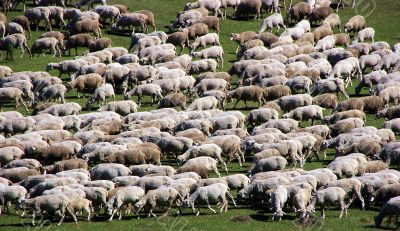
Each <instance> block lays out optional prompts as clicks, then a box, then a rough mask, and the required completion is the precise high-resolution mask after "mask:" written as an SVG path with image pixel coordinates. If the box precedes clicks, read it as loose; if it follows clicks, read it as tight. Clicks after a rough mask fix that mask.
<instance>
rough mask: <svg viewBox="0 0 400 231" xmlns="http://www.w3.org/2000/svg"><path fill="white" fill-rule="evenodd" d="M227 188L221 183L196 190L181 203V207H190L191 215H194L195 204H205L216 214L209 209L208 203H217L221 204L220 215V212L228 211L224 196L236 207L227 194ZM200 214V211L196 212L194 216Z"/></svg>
mask: <svg viewBox="0 0 400 231" xmlns="http://www.w3.org/2000/svg"><path fill="white" fill-rule="evenodd" d="M229 189H230V188H229V187H228V186H227V185H225V184H222V183H216V184H212V185H209V186H204V187H199V188H197V189H196V191H195V192H194V193H192V194H191V195H190V197H189V198H188V199H186V200H184V201H183V202H182V207H183V208H185V207H191V208H192V211H193V213H195V207H194V205H195V203H196V202H200V203H205V204H206V205H207V206H208V208H209V209H210V210H211V211H213V213H216V211H215V210H214V209H212V208H211V206H210V202H217V201H218V202H219V203H221V209H220V213H222V211H225V212H226V211H227V209H228V201H227V200H226V196H228V197H229V198H230V199H231V200H232V202H233V204H234V205H235V206H236V203H235V200H234V199H233V196H232V194H231V193H230V192H229ZM199 214H200V209H199V210H198V211H197V213H196V216H198V215H199Z"/></svg>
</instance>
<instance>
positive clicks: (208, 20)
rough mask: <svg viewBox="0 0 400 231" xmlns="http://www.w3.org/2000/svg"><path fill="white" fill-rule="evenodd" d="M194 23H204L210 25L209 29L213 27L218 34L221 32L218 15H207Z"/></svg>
mask: <svg viewBox="0 0 400 231" xmlns="http://www.w3.org/2000/svg"><path fill="white" fill-rule="evenodd" d="M192 23H193V24H196V23H204V24H206V25H207V26H208V29H213V30H214V31H215V32H217V34H219V32H220V31H221V29H220V27H219V19H218V17H217V16H205V17H201V18H197V19H195V20H194V21H193V22H192Z"/></svg>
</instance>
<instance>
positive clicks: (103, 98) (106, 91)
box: [86, 83, 115, 110]
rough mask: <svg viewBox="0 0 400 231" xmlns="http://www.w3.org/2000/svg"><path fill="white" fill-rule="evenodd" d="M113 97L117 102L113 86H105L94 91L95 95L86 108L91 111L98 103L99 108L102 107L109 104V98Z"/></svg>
mask: <svg viewBox="0 0 400 231" xmlns="http://www.w3.org/2000/svg"><path fill="white" fill-rule="evenodd" d="M109 97H112V99H113V101H115V92H114V88H113V86H112V85H111V84H108V83H107V84H104V85H102V86H100V87H98V88H96V90H95V91H94V93H93V95H92V96H91V97H90V98H89V100H88V101H87V103H86V108H87V109H88V110H91V105H93V104H94V103H96V102H98V103H99V106H100V107H102V106H103V104H104V102H107V98H109Z"/></svg>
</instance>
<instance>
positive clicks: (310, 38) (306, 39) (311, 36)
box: [296, 32, 315, 45]
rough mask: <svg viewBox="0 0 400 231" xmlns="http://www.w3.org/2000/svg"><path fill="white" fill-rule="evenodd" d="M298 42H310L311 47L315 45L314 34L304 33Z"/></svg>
mask: <svg viewBox="0 0 400 231" xmlns="http://www.w3.org/2000/svg"><path fill="white" fill-rule="evenodd" d="M296 42H310V43H311V45H314V44H315V39H314V34H313V33H312V32H307V33H304V34H303V36H301V37H300V38H299V39H297V41H296Z"/></svg>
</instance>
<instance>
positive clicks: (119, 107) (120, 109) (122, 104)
mask: <svg viewBox="0 0 400 231" xmlns="http://www.w3.org/2000/svg"><path fill="white" fill-rule="evenodd" d="M137 109H138V106H137V104H136V103H135V102H133V101H132V100H123V101H117V102H110V103H108V104H106V105H104V106H102V107H101V108H100V109H99V111H114V112H116V113H118V114H120V115H122V116H125V115H128V114H130V113H135V112H137Z"/></svg>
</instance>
